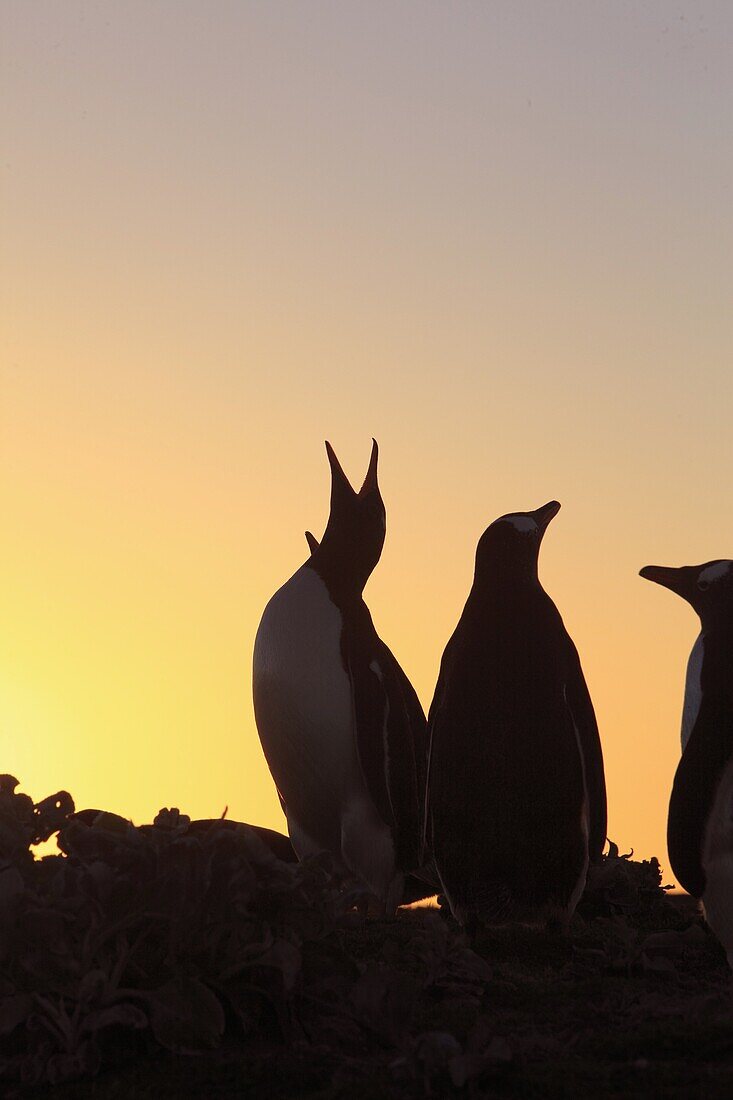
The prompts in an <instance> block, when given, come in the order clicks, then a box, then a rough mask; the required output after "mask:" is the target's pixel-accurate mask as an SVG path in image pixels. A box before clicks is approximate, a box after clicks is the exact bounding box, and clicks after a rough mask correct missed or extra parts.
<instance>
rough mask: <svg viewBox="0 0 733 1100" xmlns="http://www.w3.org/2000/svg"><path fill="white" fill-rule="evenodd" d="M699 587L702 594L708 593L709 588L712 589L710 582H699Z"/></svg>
mask: <svg viewBox="0 0 733 1100" xmlns="http://www.w3.org/2000/svg"><path fill="white" fill-rule="evenodd" d="M697 587H698V588H699V589H700V591H701V592H707V590H708V588H709V587H710V581H698V582H697Z"/></svg>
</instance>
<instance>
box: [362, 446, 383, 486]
mask: <svg viewBox="0 0 733 1100" xmlns="http://www.w3.org/2000/svg"><path fill="white" fill-rule="evenodd" d="M378 461H379V447H378V446H377V441H376V439H372V453H371V457H370V459H369V469H368V470H367V472H366V477H365V478H364V484H363V485H362V487H361V489H360V490H359V496H360V497H364V496H366V495H367V493H371V492H373V491H374V490H375V489H378V488H379V485H378V484H377V462H378Z"/></svg>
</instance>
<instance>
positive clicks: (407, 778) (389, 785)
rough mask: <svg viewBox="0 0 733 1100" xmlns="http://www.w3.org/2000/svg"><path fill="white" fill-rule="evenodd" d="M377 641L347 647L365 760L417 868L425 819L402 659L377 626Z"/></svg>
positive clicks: (402, 848)
mask: <svg viewBox="0 0 733 1100" xmlns="http://www.w3.org/2000/svg"><path fill="white" fill-rule="evenodd" d="M372 629H373V628H372ZM373 642H374V645H373V648H372V649H371V652H370V653H366V652H365V651H364V649H363V647H362V646H357V645H355V646H354V647H353V648H352V647H351V646H350V645H349V644H348V643H347V646H346V653H345V656H346V665H347V670H348V673H349V677H350V679H351V684H352V697H353V701H354V718H355V726H356V742H357V750H358V755H359V763H360V765H361V770H362V774H363V776H364V781H365V783H366V786H367V790H368V791H369V794H370V796H371V798H372V800H373V802H374V805H375V806H376V809H377V812H378V813H379V816H380V817H381V818H382V820H383V821H384V823H385V824H386V825H388V826H389V828H390V829H391V830H392V834H393V838H394V844H395V854H396V859H397V865H398V866H399V867H400V868H402V869H404V870H413V869H414V868H416V867H417V864H418V847H419V825H420V821H419V810H418V788H417V778H416V765H415V750H414V746H413V740H412V732H411V725H410V718H409V714H408V709H407V706H406V703H405V698H404V687H403V684H402V682H401V679H400V676H399V674H398V672H397V669H399V665H398V664H397V661H396V660H395V658H394V657H393V656H392V654H391V653H390V651H389V650H388V649H387V647H386V646H385V645H384V643H383V642H381V640H380V639H379V638H378V636H377V635H376V631H375V632H374V635H373ZM400 671H401V670H400ZM403 675H404V673H403ZM405 679H406V677H405ZM418 706H419V704H418ZM424 720H425V717H424V715H423V721H424Z"/></svg>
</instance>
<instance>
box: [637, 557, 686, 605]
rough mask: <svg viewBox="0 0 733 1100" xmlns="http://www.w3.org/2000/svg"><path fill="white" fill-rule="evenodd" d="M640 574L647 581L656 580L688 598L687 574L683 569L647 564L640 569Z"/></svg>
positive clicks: (664, 586) (656, 582) (663, 586)
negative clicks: (686, 589) (686, 590)
mask: <svg viewBox="0 0 733 1100" xmlns="http://www.w3.org/2000/svg"><path fill="white" fill-rule="evenodd" d="M639 576H640V577H643V578H644V580H645V581H654V583H655V584H661V586H662V588H669V590H670V591H671V592H676V594H677V595H678V596H682V598H683V599H686V598H687V595H686V592H685V588H686V585H685V574H684V572H683V571H682V570H681V569H673V568H671V567H670V566H666V565H645V566H644V568H643V569H640V570H639Z"/></svg>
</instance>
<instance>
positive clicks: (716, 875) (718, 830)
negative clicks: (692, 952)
mask: <svg viewBox="0 0 733 1100" xmlns="http://www.w3.org/2000/svg"><path fill="white" fill-rule="evenodd" d="M703 867H704V870H705V891H704V893H703V896H702V903H703V908H704V912H705V919H706V920H707V922H708V924H709V925H710V927H711V928H712V930H713V932H714V933H715V935H716V936H717V937H718V939H719V940H720V942H721V943H722V945H723V947H724V948H725V951H726V954H727V956H728V964H729V965H730V967H731V969H733V760H730V761H729V762H728V765H727V767H726V769H725V771H724V772H723V777H722V779H721V781H720V783H719V785H718V789H717V791H716V793H715V799H714V801H713V807H712V811H711V813H710V817H709V819H708V824H707V828H706V830H705V841H704V846H703Z"/></svg>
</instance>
